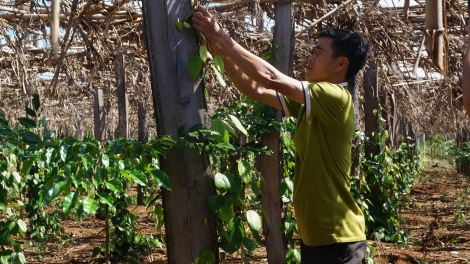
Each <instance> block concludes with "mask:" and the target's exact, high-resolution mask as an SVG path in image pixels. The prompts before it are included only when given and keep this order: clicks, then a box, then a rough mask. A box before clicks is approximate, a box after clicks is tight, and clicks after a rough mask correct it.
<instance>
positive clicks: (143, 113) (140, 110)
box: [137, 102, 149, 205]
mask: <svg viewBox="0 0 470 264" xmlns="http://www.w3.org/2000/svg"><path fill="white" fill-rule="evenodd" d="M137 119H138V123H139V124H138V125H139V130H138V140H139V142H142V143H146V142H147V141H148V137H149V134H148V132H149V131H148V118H147V108H146V107H145V106H144V103H143V102H139V104H138V105H137ZM145 191H146V188H145V187H143V186H140V185H137V204H138V205H144V193H145Z"/></svg>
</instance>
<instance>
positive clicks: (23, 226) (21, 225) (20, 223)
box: [17, 219, 28, 233]
mask: <svg viewBox="0 0 470 264" xmlns="http://www.w3.org/2000/svg"><path fill="white" fill-rule="evenodd" d="M17 223H18V227H19V228H20V230H21V231H22V232H23V233H25V232H26V231H27V230H28V226H27V225H26V223H25V222H24V221H23V220H22V219H18V222H17Z"/></svg>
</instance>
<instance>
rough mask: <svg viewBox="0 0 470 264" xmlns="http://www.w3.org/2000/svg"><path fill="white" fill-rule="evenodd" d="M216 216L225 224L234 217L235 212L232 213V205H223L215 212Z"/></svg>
mask: <svg viewBox="0 0 470 264" xmlns="http://www.w3.org/2000/svg"><path fill="white" fill-rule="evenodd" d="M217 216H218V217H219V219H220V220H222V221H223V222H227V221H229V220H230V219H232V218H233V217H234V216H235V211H233V205H232V204H231V205H224V206H223V207H222V208H220V209H219V211H217Z"/></svg>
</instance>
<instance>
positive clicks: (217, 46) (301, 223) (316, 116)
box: [192, 7, 370, 264]
mask: <svg viewBox="0 0 470 264" xmlns="http://www.w3.org/2000/svg"><path fill="white" fill-rule="evenodd" d="M192 21H193V26H194V27H195V28H196V29H197V30H198V31H199V32H200V33H201V34H202V35H204V36H205V37H206V38H207V39H208V40H209V41H210V42H211V44H212V47H213V48H214V52H215V53H217V54H220V55H221V56H222V57H223V59H224V62H225V69H226V72H227V74H228V76H229V77H230V79H231V80H232V82H233V84H234V85H235V86H236V87H237V89H239V90H240V92H242V93H244V94H245V95H246V96H248V97H250V98H252V99H253V100H256V101H260V102H263V103H265V104H267V105H270V106H273V107H276V108H278V109H281V110H282V111H283V112H284V114H285V115H292V116H294V117H296V118H297V124H296V133H295V138H294V142H295V145H296V150H297V155H296V163H295V175H294V208H295V213H296V218H297V222H298V228H299V233H300V237H301V242H302V243H301V257H302V262H303V263H328V264H332V263H361V262H362V260H363V259H364V257H365V254H366V248H367V244H366V241H365V239H366V237H365V224H364V215H363V214H362V211H361V210H360V208H359V207H358V206H357V204H356V203H355V202H354V200H353V199H352V197H351V194H350V192H349V185H350V174H349V172H350V167H351V144H352V136H353V131H354V123H355V120H354V107H353V102H352V98H351V94H350V93H349V91H348V89H347V88H346V86H347V81H348V80H349V79H351V78H353V77H354V76H355V75H356V74H357V72H358V71H359V70H360V69H361V68H362V67H363V66H364V65H365V63H366V60H367V55H368V53H369V49H370V47H369V46H370V45H369V42H368V41H367V39H365V38H363V37H362V36H361V35H360V34H359V33H357V32H352V31H349V30H345V29H332V30H325V31H322V32H321V33H320V34H319V40H318V42H317V44H316V45H315V48H314V51H313V54H312V55H311V56H310V57H309V59H308V64H307V70H306V76H305V79H306V82H300V81H298V80H295V79H293V78H291V77H289V76H287V75H284V74H282V73H281V72H279V71H278V70H276V69H275V68H274V67H273V66H272V65H271V64H269V63H267V62H266V61H264V60H263V59H261V58H259V57H257V56H256V55H254V54H252V53H250V52H249V51H247V50H246V49H244V48H243V47H241V46H240V45H239V44H238V43H236V42H235V41H234V40H233V39H231V38H230V37H229V36H228V35H226V34H225V33H224V32H223V30H222V29H221V28H220V27H219V25H218V23H217V21H216V19H215V18H214V17H213V16H212V15H211V14H210V13H209V12H208V11H207V10H205V9H204V8H201V7H198V8H197V9H196V12H195V13H194V15H193V19H192Z"/></svg>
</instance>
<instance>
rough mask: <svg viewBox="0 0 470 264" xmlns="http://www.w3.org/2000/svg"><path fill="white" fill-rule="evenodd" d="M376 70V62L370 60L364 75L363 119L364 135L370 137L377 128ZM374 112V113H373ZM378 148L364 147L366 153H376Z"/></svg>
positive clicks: (377, 97)
mask: <svg viewBox="0 0 470 264" xmlns="http://www.w3.org/2000/svg"><path fill="white" fill-rule="evenodd" d="M378 80H379V78H378V71H377V64H376V63H375V62H370V63H369V65H368V66H367V68H366V72H365V76H364V94H365V105H364V119H365V133H366V136H367V137H369V138H370V139H372V137H373V136H372V134H373V133H374V132H376V131H378V130H379V127H378V125H377V118H378V117H379V114H380V111H378V109H379V89H378V86H379V85H378ZM374 112H375V113H376V114H374ZM378 152H379V150H378V148H377V147H376V146H372V145H369V146H367V147H366V155H371V154H372V155H374V154H378Z"/></svg>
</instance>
